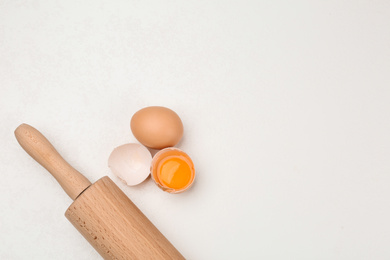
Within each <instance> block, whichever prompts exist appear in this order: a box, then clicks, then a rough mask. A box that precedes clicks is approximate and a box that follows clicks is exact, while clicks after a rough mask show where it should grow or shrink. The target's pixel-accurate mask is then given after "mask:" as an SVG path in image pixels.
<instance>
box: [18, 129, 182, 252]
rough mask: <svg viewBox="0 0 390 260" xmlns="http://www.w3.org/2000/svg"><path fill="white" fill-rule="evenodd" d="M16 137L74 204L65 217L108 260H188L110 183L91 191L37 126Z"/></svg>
mask: <svg viewBox="0 0 390 260" xmlns="http://www.w3.org/2000/svg"><path fill="white" fill-rule="evenodd" d="M15 136H16V139H17V140H18V142H19V143H20V145H21V146H22V147H23V149H24V150H26V152H27V153H28V154H29V155H31V157H33V158H34V159H35V160H36V161H37V162H38V163H40V164H41V165H42V166H43V167H45V168H46V169H47V170H48V171H49V172H50V173H51V174H52V175H53V176H54V177H55V178H56V180H57V181H58V182H59V183H60V185H61V186H62V187H63V189H64V190H65V192H66V193H67V194H68V195H69V196H70V197H71V198H72V199H73V200H74V202H73V203H72V204H71V205H70V207H69V208H68V209H67V211H66V212H65V216H66V217H67V218H68V220H69V221H70V222H71V223H72V224H73V226H74V227H75V228H76V229H77V230H78V231H79V232H80V233H81V234H82V235H83V236H84V237H85V238H86V239H87V241H88V242H89V243H90V244H91V245H92V246H93V247H94V248H95V249H96V250H97V251H98V252H99V254H100V255H101V256H102V257H103V258H104V259H184V257H183V256H182V255H181V254H180V252H179V251H177V249H176V248H175V247H174V246H173V245H172V244H171V243H170V242H169V241H168V240H167V239H166V238H165V237H164V236H163V235H162V234H161V233H160V231H159V230H158V229H157V228H156V227H155V226H154V225H153V224H152V223H151V222H150V221H149V219H148V218H147V217H146V216H145V215H144V214H143V213H142V212H141V211H140V210H139V209H138V208H137V206H135V205H134V204H133V203H132V202H131V200H130V199H129V198H128V197H127V196H126V195H125V194H124V193H123V192H122V191H121V190H120V189H119V187H118V186H117V185H116V184H115V183H114V182H113V181H112V180H111V179H110V178H109V177H107V176H105V177H103V178H101V179H99V180H98V181H97V182H95V183H94V184H92V185H91V183H90V182H89V181H88V179H87V178H85V177H84V176H83V175H82V174H81V173H79V172H78V171H77V170H75V169H74V168H72V167H71V166H70V165H69V164H68V163H67V162H66V161H65V160H64V159H63V158H62V157H61V156H60V155H59V153H58V152H57V151H56V150H55V149H54V147H53V146H52V145H51V144H50V142H49V141H48V140H47V139H46V138H45V137H44V136H43V135H42V134H41V133H40V132H39V131H38V130H36V129H35V128H33V127H32V126H29V125H27V124H22V125H20V126H19V127H18V128H17V129H16V130H15Z"/></svg>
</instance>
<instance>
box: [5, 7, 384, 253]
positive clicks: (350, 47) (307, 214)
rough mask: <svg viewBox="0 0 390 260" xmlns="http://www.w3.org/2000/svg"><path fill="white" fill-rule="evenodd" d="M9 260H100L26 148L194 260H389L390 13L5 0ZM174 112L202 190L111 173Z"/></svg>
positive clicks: (357, 9)
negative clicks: (115, 160) (140, 128)
mask: <svg viewBox="0 0 390 260" xmlns="http://www.w3.org/2000/svg"><path fill="white" fill-rule="evenodd" d="M0 90H1V93H0V106H1V107H0V108H1V109H0V118H1V122H2V123H1V127H0V141H1V149H0V167H1V168H0V172H1V181H0V209H1V213H0V259H100V256H99V255H98V254H97V253H96V252H95V251H94V250H93V248H92V247H91V246H89V244H88V243H87V242H86V241H84V239H83V238H82V236H81V235H79V234H78V233H77V231H76V230H75V229H74V228H73V227H72V226H71V224H70V223H69V222H68V221H67V220H66V218H65V217H64V212H65V210H66V209H67V207H68V206H69V205H70V204H71V199H70V198H68V197H67V195H66V194H65V193H64V192H63V191H62V190H61V188H60V186H59V185H57V183H56V182H55V180H54V178H52V177H51V176H50V175H49V174H48V173H47V172H46V171H45V170H44V169H43V168H42V167H41V166H39V165H38V164H37V163H35V162H34V161H33V160H32V159H31V158H30V157H28V156H27V154H26V153H25V152H24V151H23V150H22V149H21V148H20V147H19V145H18V144H17V142H16V140H15V138H14V136H13V131H14V129H15V128H16V127H17V126H18V125H19V124H20V123H23V122H25V123H29V124H31V125H33V126H34V127H36V128H37V129H39V130H40V131H41V132H42V133H44V134H45V135H46V136H47V138H48V139H49V140H51V141H52V143H53V144H54V146H55V147H57V149H58V151H59V152H60V153H61V154H62V155H63V156H64V158H65V159H67V160H68V161H69V162H70V163H71V164H72V165H73V166H74V167H75V168H76V169H78V170H79V171H81V172H82V173H84V174H85V176H87V177H88V178H89V179H90V180H91V181H92V182H94V181H96V180H98V179H99V178H100V177H102V176H104V175H108V176H110V177H111V178H113V180H114V181H115V182H116V183H117V184H118V185H119V186H120V187H121V188H122V189H123V191H124V192H125V193H126V194H127V195H128V196H129V197H130V198H131V199H132V200H133V201H134V203H135V204H136V205H137V206H139V208H140V209H141V210H142V211H143V212H144V213H145V215H147V216H148V217H149V218H150V220H151V221H152V222H153V223H154V224H155V225H156V226H157V227H158V228H159V229H160V230H161V232H162V233H163V234H164V235H165V236H166V237H167V238H168V239H169V240H170V241H171V242H172V243H173V244H174V245H175V246H176V247H177V248H178V250H179V251H181V252H182V254H183V255H184V256H185V257H187V258H188V259H202V260H203V259H299V260H301V259H354V260H356V259H376V260H379V259H390V246H389V244H390V222H389V220H390V161H389V158H390V120H389V116H390V2H389V1H386V0H382V1H346V0H343V1H340V0H334V1H243V0H240V1H202V0H186V1H149V0H146V1H118V0H114V1H108V0H107V1H102V0H98V1H95V0H94V1H92V0H90V1H59V0H58V1H52V0H50V1H49V0H47V1H27V0H26V1H6V0H0ZM149 105H163V106H167V107H169V108H171V109H173V110H175V111H176V112H177V113H178V114H179V115H180V116H181V118H182V120H183V123H184V127H185V136H184V138H183V140H182V142H181V143H180V144H179V147H180V148H181V149H183V150H184V151H186V152H187V153H188V154H189V155H190V156H191V157H192V158H193V161H194V163H195V165H196V169H197V180H196V183H195V185H194V186H193V188H192V189H191V190H189V191H188V192H186V193H183V194H180V195H171V194H166V193H164V192H162V191H161V190H159V189H158V188H157V187H156V186H155V184H154V183H153V182H152V181H151V180H150V179H149V180H148V181H147V182H145V183H143V184H141V185H139V186H136V187H125V186H124V185H122V184H121V183H120V181H119V180H118V179H117V178H115V177H114V176H113V175H112V174H111V172H110V170H109V168H108V167H107V159H108V156H109V154H110V152H111V151H112V149H113V148H114V147H116V146H119V145H121V144H124V143H128V142H135V141H136V140H135V138H134V137H133V136H132V133H131V131H130V127H129V122H130V118H131V116H132V115H133V113H135V112H136V111H137V110H139V109H140V108H142V107H145V106H149Z"/></svg>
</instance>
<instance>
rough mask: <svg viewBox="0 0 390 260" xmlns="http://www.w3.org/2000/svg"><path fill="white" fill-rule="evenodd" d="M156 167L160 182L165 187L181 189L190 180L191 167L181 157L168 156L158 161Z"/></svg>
mask: <svg viewBox="0 0 390 260" xmlns="http://www.w3.org/2000/svg"><path fill="white" fill-rule="evenodd" d="M158 168H159V171H158V178H159V180H160V183H161V184H162V185H164V186H166V187H169V188H172V189H181V188H184V187H185V186H187V185H188V184H189V182H190V181H191V176H192V172H191V168H190V166H189V165H188V163H187V162H186V161H185V160H183V159H181V158H178V157H172V156H169V157H167V158H165V159H163V160H162V161H161V162H160V164H159V167H158Z"/></svg>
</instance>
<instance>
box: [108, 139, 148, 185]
mask: <svg viewBox="0 0 390 260" xmlns="http://www.w3.org/2000/svg"><path fill="white" fill-rule="evenodd" d="M151 162H152V155H151V154H150V152H149V150H148V149H147V148H146V147H145V146H143V145H141V144H134V143H133V144H124V145H121V146H118V147H117V148H115V149H114V150H113V151H112V153H111V155H110V157H109V158H108V167H110V169H111V171H112V172H113V173H114V174H115V175H116V176H117V177H118V178H120V179H121V180H122V181H123V182H124V183H126V184H127V185H129V186H134V185H137V184H139V183H141V182H143V181H144V180H145V179H146V178H147V177H148V176H149V174H150V164H151Z"/></svg>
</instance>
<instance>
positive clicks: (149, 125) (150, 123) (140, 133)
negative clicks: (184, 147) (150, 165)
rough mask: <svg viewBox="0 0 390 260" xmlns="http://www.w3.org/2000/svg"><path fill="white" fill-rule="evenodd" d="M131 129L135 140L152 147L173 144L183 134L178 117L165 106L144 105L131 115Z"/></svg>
mask: <svg viewBox="0 0 390 260" xmlns="http://www.w3.org/2000/svg"><path fill="white" fill-rule="evenodd" d="M130 127H131V131H132V132H133V134H134V136H135V138H137V140H138V141H139V142H140V143H141V144H143V145H145V146H147V147H149V148H153V149H163V148H166V147H172V146H175V145H176V144H177V143H178V142H179V141H180V139H181V137H182V136H183V123H182V122H181V120H180V117H179V116H178V115H177V114H176V113H175V112H174V111H172V110H171V109H169V108H166V107H157V106H153V107H145V108H143V109H141V110H139V111H138V112H137V113H135V114H134V115H133V117H132V118H131V122H130Z"/></svg>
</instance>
